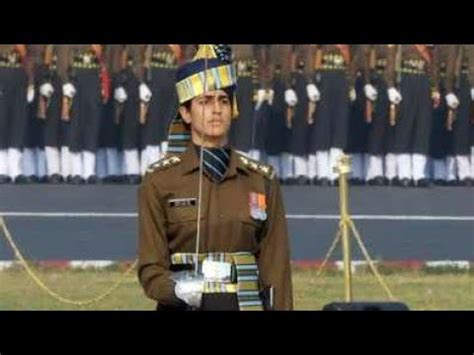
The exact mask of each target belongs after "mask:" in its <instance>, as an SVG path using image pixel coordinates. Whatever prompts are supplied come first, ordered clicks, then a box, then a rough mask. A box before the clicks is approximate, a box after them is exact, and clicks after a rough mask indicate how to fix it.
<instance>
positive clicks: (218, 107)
mask: <svg viewBox="0 0 474 355" xmlns="http://www.w3.org/2000/svg"><path fill="white" fill-rule="evenodd" d="M221 111H222V103H221V102H220V101H219V100H218V99H215V100H214V104H213V105H212V113H216V114H220V113H221Z"/></svg>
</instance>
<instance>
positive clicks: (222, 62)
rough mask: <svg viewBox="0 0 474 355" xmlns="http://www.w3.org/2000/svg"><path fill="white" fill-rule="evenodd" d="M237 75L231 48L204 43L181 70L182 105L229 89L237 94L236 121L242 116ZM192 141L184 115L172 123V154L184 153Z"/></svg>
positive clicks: (178, 91) (177, 88)
mask: <svg viewBox="0 0 474 355" xmlns="http://www.w3.org/2000/svg"><path fill="white" fill-rule="evenodd" d="M236 87H237V75H236V70H235V66H234V64H233V63H232V52H231V49H230V47H229V46H228V45H224V44H202V45H199V48H198V51H197V53H196V55H195V57H194V58H193V60H192V61H191V62H189V63H186V64H184V65H182V66H181V67H179V68H178V71H177V73H176V90H177V94H178V100H179V104H180V105H182V104H184V103H185V102H188V101H190V100H192V99H194V98H195V97H198V96H201V95H202V94H204V93H205V92H206V91H215V90H223V89H227V90H226V91H228V90H231V93H232V94H233V100H232V101H233V107H232V118H236V117H237V116H238V110H237V99H236V96H235V94H236ZM190 141H191V131H190V128H189V126H188V125H187V124H186V123H185V122H184V121H183V119H182V118H181V115H180V114H179V112H178V114H177V115H176V117H175V119H174V120H173V121H172V122H171V125H170V129H169V134H168V152H170V153H182V152H184V151H185V150H186V147H187V145H188V142H190Z"/></svg>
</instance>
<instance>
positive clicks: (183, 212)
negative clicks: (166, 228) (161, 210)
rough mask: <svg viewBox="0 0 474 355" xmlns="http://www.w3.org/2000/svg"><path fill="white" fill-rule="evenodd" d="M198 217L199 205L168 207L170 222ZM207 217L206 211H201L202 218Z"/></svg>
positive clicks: (192, 219) (179, 221)
mask: <svg viewBox="0 0 474 355" xmlns="http://www.w3.org/2000/svg"><path fill="white" fill-rule="evenodd" d="M197 217H198V207H197V206H189V207H171V208H169V209H168V222H169V223H181V222H186V221H196V220H197ZM204 217H205V211H204V210H202V211H201V219H203V218H204Z"/></svg>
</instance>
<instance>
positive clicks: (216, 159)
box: [203, 148, 230, 183]
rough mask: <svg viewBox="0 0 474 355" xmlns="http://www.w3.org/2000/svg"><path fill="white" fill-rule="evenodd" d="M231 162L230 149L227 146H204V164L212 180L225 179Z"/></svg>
mask: <svg viewBox="0 0 474 355" xmlns="http://www.w3.org/2000/svg"><path fill="white" fill-rule="evenodd" d="M229 162H230V150H229V149H225V148H203V166H204V169H205V170H206V171H207V173H208V174H209V176H210V177H211V179H212V181H214V182H217V183H220V182H221V181H222V180H224V177H225V174H226V172H227V168H228V167H229Z"/></svg>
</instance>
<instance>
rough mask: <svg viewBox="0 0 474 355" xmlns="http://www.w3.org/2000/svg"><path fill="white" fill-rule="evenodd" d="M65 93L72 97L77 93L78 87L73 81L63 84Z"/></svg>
mask: <svg viewBox="0 0 474 355" xmlns="http://www.w3.org/2000/svg"><path fill="white" fill-rule="evenodd" d="M63 95H64V96H66V97H69V98H70V99H72V98H73V97H74V95H76V88H75V87H74V85H72V84H71V83H67V84H64V85H63Z"/></svg>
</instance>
